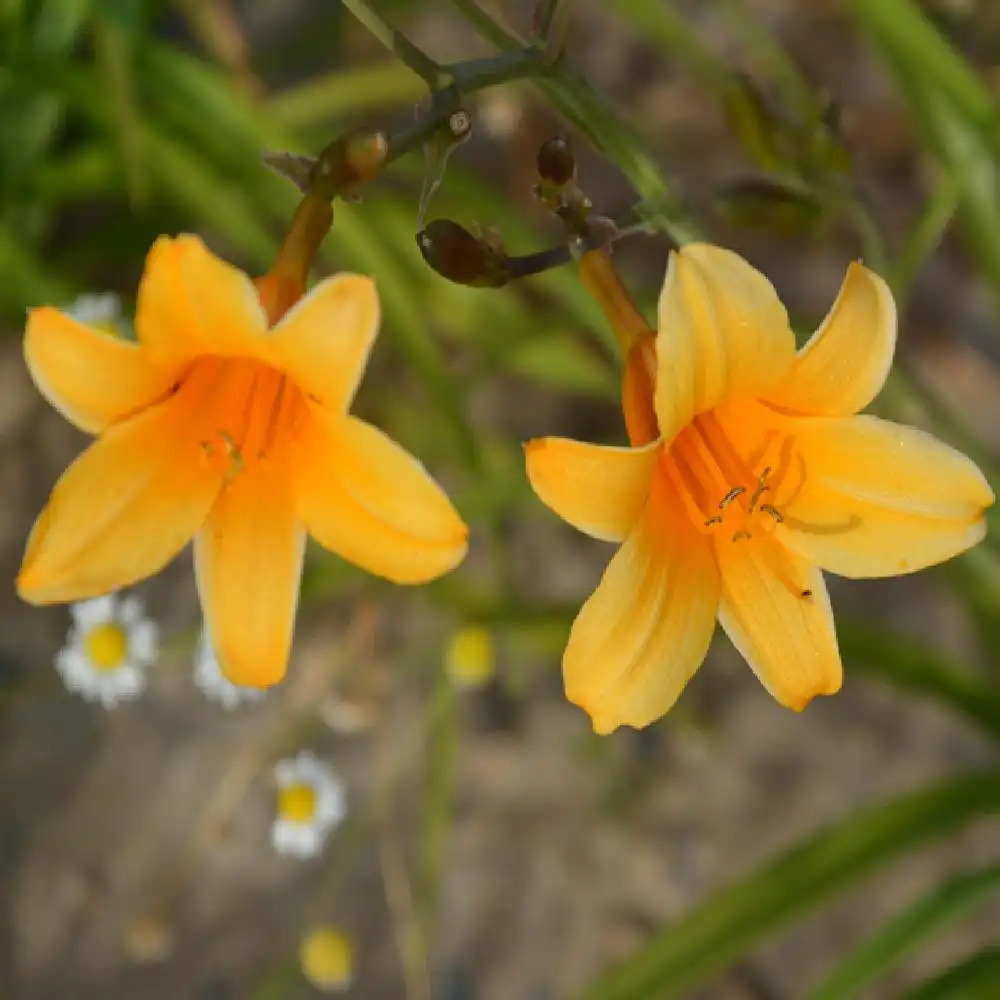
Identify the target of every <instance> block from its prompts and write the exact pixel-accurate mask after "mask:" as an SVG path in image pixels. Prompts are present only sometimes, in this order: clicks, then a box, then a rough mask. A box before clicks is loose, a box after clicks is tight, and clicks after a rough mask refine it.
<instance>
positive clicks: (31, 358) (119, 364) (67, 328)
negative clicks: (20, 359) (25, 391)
mask: <svg viewBox="0 0 1000 1000" xmlns="http://www.w3.org/2000/svg"><path fill="white" fill-rule="evenodd" d="M24 358H25V361H26V362H27V365H28V371H29V372H31V377H32V379H34V382H35V385H36V386H38V390H39V392H41V394H42V395H43V396H44V397H45V398H46V399H47V400H48V401H49V402H50V403H51V404H52V405H53V406H54V407H55V408H56V409H57V410H58V411H59V412H60V413H61V414H62V415H63V416H64V417H66V419H67V420H69V421H70V422H71V423H73V424H75V425H76V426H77V427H79V428H80V430H82V431H87V432H88V433H90V434H97V433H99V432H100V431H102V430H104V429H105V428H107V427H110V426H111V424H113V423H116V422H117V421H119V420H122V419H124V418H125V417H127V416H129V415H131V414H133V413H135V412H137V411H138V410H141V409H143V408H144V407H146V406H149V405H150V404H151V403H153V402H155V401H156V400H157V399H160V398H161V397H162V396H163V395H165V394H166V392H167V391H168V390H169V389H170V388H171V386H172V384H173V380H172V378H171V377H170V375H169V374H168V373H166V372H163V371H162V370H160V369H158V368H156V367H154V366H153V365H152V364H151V363H150V360H149V358H148V357H147V356H146V354H145V352H143V351H142V349H141V348H139V347H138V345H136V344H133V343H131V342H129V341H127V340H121V339H119V338H118V337H113V336H111V335H110V334H107V333H104V332H102V331H100V330H95V329H93V328H92V327H89V326H84V324H82V323H78V322H77V321H76V320H75V319H73V318H72V317H71V316H68V315H67V314H66V313H64V312H60V311H59V310H58V309H54V308H52V307H51V306H43V307H42V308H40V309H32V310H31V311H30V312H29V313H28V325H27V329H26V330H25V334H24Z"/></svg>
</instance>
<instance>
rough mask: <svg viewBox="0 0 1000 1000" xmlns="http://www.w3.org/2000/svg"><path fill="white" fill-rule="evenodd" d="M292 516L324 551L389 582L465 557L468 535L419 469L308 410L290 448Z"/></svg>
mask: <svg viewBox="0 0 1000 1000" xmlns="http://www.w3.org/2000/svg"><path fill="white" fill-rule="evenodd" d="M294 487H295V497H296V504H297V509H298V513H299V517H300V518H301V519H302V521H303V522H304V524H305V526H306V528H307V529H308V531H309V533H310V534H311V535H312V536H313V537H314V538H315V539H316V540H317V541H318V542H319V543H320V545H323V546H324V547H326V548H328V549H330V550H331V551H333V552H336V553H337V554H338V555H339V556H342V557H343V558H344V559H346V560H348V561H349V562H352V563H355V564H356V565H358V566H361V567H362V568H364V569H366V570H368V571H369V572H370V573H375V574H377V575H379V576H384V577H388V578H389V579H390V580H394V581H395V582H396V583H423V582H425V581H427V580H431V579H433V578H434V577H437V576H440V575H441V574H443V573H447V572H448V571H449V570H451V569H454V568H455V566H457V565H458V564H459V563H460V562H461V561H462V559H463V557H464V556H465V551H466V547H467V541H466V540H467V536H468V529H467V528H466V526H465V524H464V523H463V522H462V519H461V518H460V517H459V516H458V514H457V513H456V512H455V509H454V508H453V507H452V505H451V503H450V501H449V500H448V498H447V496H445V494H444V491H443V490H442V489H441V487H440V486H438V485H437V483H436V482H434V480H433V479H432V478H431V477H430V476H429V475H428V473H427V471H426V470H425V469H424V467H423V466H422V465H421V464H420V463H419V462H418V461H417V460H416V459H415V458H414V457H413V456H412V455H410V454H409V453H408V452H406V451H404V450H403V449H402V448H401V447H400V446H399V445H398V444H396V443H395V442H394V441H392V440H390V439H389V438H388V437H386V435H385V434H383V433H382V432H381V431H380V430H378V429H377V428H375V427H372V426H371V424H367V423H365V422H364V421H362V420H358V419H357V418H356V417H351V416H340V415H337V414H333V413H331V412H330V411H328V410H324V409H321V408H320V407H318V406H316V405H315V404H313V405H311V406H310V419H309V420H308V421H307V423H306V425H305V427H304V428H303V431H302V434H301V436H300V437H299V439H298V441H297V442H296V455H295V460H294Z"/></svg>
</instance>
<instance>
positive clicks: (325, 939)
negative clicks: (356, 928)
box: [299, 924, 354, 993]
mask: <svg viewBox="0 0 1000 1000" xmlns="http://www.w3.org/2000/svg"><path fill="white" fill-rule="evenodd" d="M299 962H300V963H301V966H302V974H303V975H304V976H305V977H306V979H308V980H309V982H310V983H311V984H312V985H313V986H314V987H315V988H316V989H317V990H319V991H320V992H321V993H341V992H343V991H345V990H346V989H348V987H350V985H351V980H352V978H353V975H354V947H353V945H352V944H351V939H350V938H349V937H348V936H347V935H346V934H345V933H344V932H343V931H342V930H341V929H340V928H339V927H334V926H333V925H332V924H319V925H318V926H316V927H313V928H312V929H311V930H310V931H309V933H308V934H306V936H305V937H304V938H303V939H302V945H301V947H300V948H299Z"/></svg>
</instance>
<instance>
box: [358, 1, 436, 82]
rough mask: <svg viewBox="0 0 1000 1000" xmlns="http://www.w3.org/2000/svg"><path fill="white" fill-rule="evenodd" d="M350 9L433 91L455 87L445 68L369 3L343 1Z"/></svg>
mask: <svg viewBox="0 0 1000 1000" xmlns="http://www.w3.org/2000/svg"><path fill="white" fill-rule="evenodd" d="M343 3H344V7H346V8H347V10H348V11H350V12H351V13H352V14H353V15H354V16H355V17H356V18H357V19H358V20H359V21H360V22H361V23H362V24H363V25H364V26H365V27H366V28H367V29H368V30H369V31H370V32H371V33H372V35H374V36H375V38H377V39H378V40H379V41H380V42H381V43H382V44H383V45H384V46H385V47H386V48H387V49H388V50H389V51H390V52H392V53H394V54H395V55H397V56H399V58H400V59H402V61H403V62H404V63H406V65H407V66H409V67H410V69H412V70H413V72H414V73H416V74H417V76H419V77H420V78H421V79H422V80H424V81H425V82H426V83H427V86H429V87H430V88H431V90H440V89H441V88H443V87H447V86H448V85H449V84H450V83H451V78H450V75H449V73H448V71H447V70H446V69H444V67H442V66H440V65H438V63H436V62H435V61H434V60H433V59H432V58H431V57H430V56H429V55H427V53H426V52H424V51H423V49H420V48H418V47H417V46H416V45H414V44H413V42H411V41H410V40H409V39H408V38H407V37H406V35H404V34H403V33H402V32H401V31H397V30H396V29H395V28H394V27H392V25H390V24H388V23H387V22H386V21H384V20H383V19H382V17H381V15H379V14H377V13H376V12H375V10H374V9H373V8H372V7H370V6H369V4H368V3H367V0H343Z"/></svg>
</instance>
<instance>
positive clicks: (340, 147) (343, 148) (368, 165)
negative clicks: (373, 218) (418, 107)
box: [309, 128, 389, 199]
mask: <svg viewBox="0 0 1000 1000" xmlns="http://www.w3.org/2000/svg"><path fill="white" fill-rule="evenodd" d="M388 152H389V143H388V141H387V140H386V137H385V134H384V133H383V132H375V131H372V130H371V129H366V128H358V129H354V130H353V131H351V132H345V133H344V134H343V135H341V136H338V137H337V138H336V139H334V140H333V142H331V143H330V145H329V146H327V147H326V149H324V150H323V152H322V153H320V154H319V158H318V159H317V160H316V162H315V163H314V164H313V168H312V171H311V173H310V175H309V181H310V183H311V185H312V188H313V190H314V191H315V192H316V193H317V194H323V195H327V196H329V197H330V198H331V199H332V198H334V197H335V196H336V195H338V194H342V193H344V192H345V191H347V192H349V193H350V192H352V191H354V190H355V189H357V188H358V187H360V186H361V185H362V184H364V183H366V182H367V181H370V180H372V179H373V178H374V177H376V176H377V174H378V172H379V171H380V170H381V169H382V164H383V163H384V162H385V158H386V154H387V153H388Z"/></svg>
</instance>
